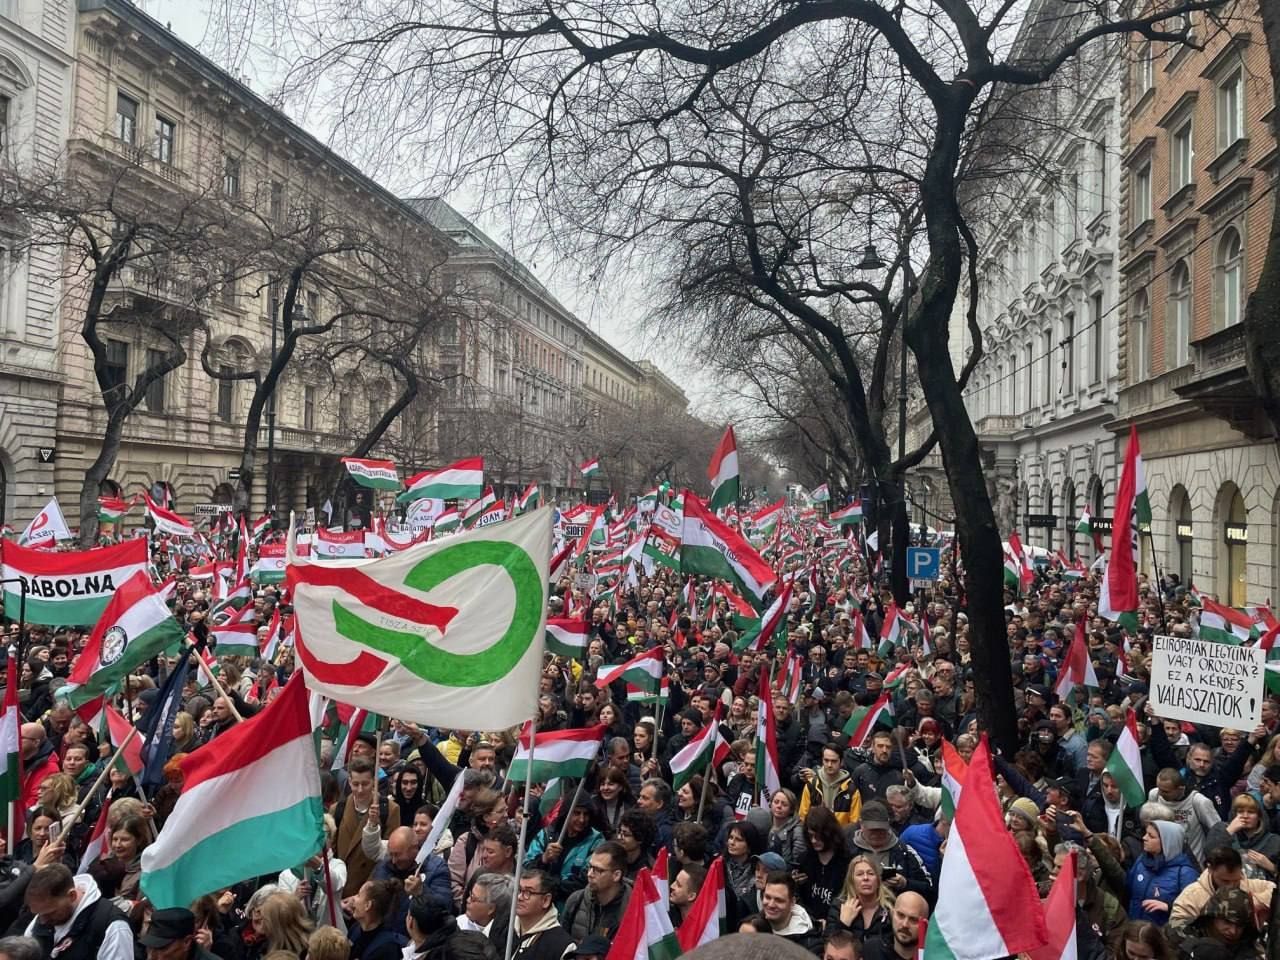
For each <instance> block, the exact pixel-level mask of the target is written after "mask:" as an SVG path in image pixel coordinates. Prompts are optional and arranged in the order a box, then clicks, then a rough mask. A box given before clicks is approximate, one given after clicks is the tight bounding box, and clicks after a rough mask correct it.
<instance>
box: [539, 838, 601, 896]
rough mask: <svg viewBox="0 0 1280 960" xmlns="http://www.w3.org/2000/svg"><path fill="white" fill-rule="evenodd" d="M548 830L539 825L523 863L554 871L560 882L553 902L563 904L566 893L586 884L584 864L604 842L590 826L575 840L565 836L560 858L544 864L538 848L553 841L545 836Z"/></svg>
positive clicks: (553, 839)
mask: <svg viewBox="0 0 1280 960" xmlns="http://www.w3.org/2000/svg"><path fill="white" fill-rule="evenodd" d="M549 829H550V828H548V827H544V828H542V829H541V830H539V831H538V835H537V836H536V837H534V838H533V843H531V844H529V849H528V850H526V851H525V855H524V865H525V866H526V867H537V868H538V869H540V870H547V871H548V872H550V873H552V874H554V875H555V876H556V878H557V879H558V880H559V881H560V882H559V888H558V889H557V890H556V903H559V904H563V903H564V902H565V901H566V900H568V899H569V894H571V893H573V892H574V891H575V890H581V889H582V888H583V887H584V886H586V883H587V863H588V862H589V861H590V859H591V851H593V850H594V849H595V848H596V847H598V846H600V844H602V843H604V837H603V836H602V835H601V833H600V831H599V830H597V829H595V827H592V828H590V829H589V830H588V831H587V833H586V835H585V836H584V837H581V838H579V839H578V840H571V839H569V838H568V837H565V846H566V847H567V849H566V850H565V851H564V855H563V856H562V857H561V858H560V862H559V863H558V864H555V863H553V864H545V863H543V862H542V851H543V850H545V849H546V848H547V847H548V845H550V844H552V843H554V842H555V837H554V836H548V835H547V831H548V830H549Z"/></svg>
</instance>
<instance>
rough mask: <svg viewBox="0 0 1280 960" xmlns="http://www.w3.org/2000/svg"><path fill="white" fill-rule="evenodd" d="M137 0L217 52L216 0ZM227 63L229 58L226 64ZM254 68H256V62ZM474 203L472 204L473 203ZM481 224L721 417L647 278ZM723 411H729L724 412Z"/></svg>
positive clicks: (461, 200) (632, 352) (459, 202)
mask: <svg viewBox="0 0 1280 960" xmlns="http://www.w3.org/2000/svg"><path fill="white" fill-rule="evenodd" d="M134 3H135V4H136V5H137V6H138V7H140V8H141V9H143V10H145V11H146V12H147V13H148V14H150V15H151V16H152V17H154V18H155V19H156V20H159V21H160V22H161V23H164V24H168V25H169V27H170V29H172V30H173V32H174V33H176V34H177V35H178V36H179V37H180V38H182V39H183V40H185V41H186V42H187V43H189V44H191V45H192V46H194V47H197V48H199V49H200V50H202V51H203V52H204V53H206V55H210V56H212V55H213V48H214V45H213V43H212V42H211V40H212V39H213V38H212V33H211V31H212V29H213V28H211V27H210V26H209V10H210V3H211V0H134ZM222 66H224V67H225V66H226V64H222ZM250 69H252V68H250ZM249 79H250V84H251V86H252V87H253V88H254V90H255V92H257V93H259V94H265V93H267V92H268V90H269V87H270V80H269V78H266V77H254V76H252V75H251V76H250V78H249ZM293 119H294V120H295V121H297V122H299V123H301V124H302V126H304V127H306V128H307V129H308V130H309V131H310V132H311V133H313V134H315V135H317V136H320V137H322V138H323V137H324V135H325V132H324V130H323V129H322V124H321V123H320V122H318V121H319V118H313V119H315V120H316V121H317V122H308V118H307V117H294V118H293ZM447 199H448V200H449V201H450V202H451V203H453V204H454V205H455V206H456V207H458V209H459V210H461V212H462V213H464V214H466V215H468V216H471V217H475V207H474V203H472V204H470V205H469V204H468V202H467V198H465V197H456V196H451V197H448V198H447ZM469 206H470V207H471V208H470V209H469ZM476 219H477V222H478V223H479V224H480V226H481V228H482V229H484V230H485V231H486V232H487V233H489V234H490V236H492V237H493V238H494V239H495V240H497V241H498V242H500V243H503V244H507V245H510V246H511V247H512V248H513V252H514V253H515V255H516V256H517V257H520V258H521V259H522V260H523V261H524V263H525V264H526V266H528V267H529V269H530V270H532V271H533V272H534V273H535V274H536V275H537V276H538V278H539V279H540V280H541V281H542V282H543V283H545V284H546V285H547V287H548V288H549V289H550V290H551V291H552V293H554V294H555V295H556V297H557V298H559V299H560V301H561V302H562V303H564V304H565V306H567V307H568V308H569V309H571V310H573V311H574V312H575V313H576V314H577V315H578V317H579V319H581V320H582V321H583V322H584V323H586V324H587V325H588V326H590V327H591V328H592V329H593V330H595V331H597V332H599V333H600V334H601V335H603V336H604V337H605V338H606V339H608V340H609V341H610V342H611V343H613V344H614V345H615V346H617V347H619V348H620V349H621V350H622V351H623V352H625V353H626V354H627V355H628V356H631V357H633V358H635V359H648V360H651V361H653V362H654V363H656V364H657V365H658V366H659V367H661V368H662V369H663V371H664V372H665V373H667V374H668V375H669V376H670V377H672V379H674V380H676V381H677V382H678V383H680V385H681V386H682V387H683V388H684V390H685V392H686V393H687V394H688V395H689V399H690V401H691V403H692V405H693V407H694V409H695V411H696V412H700V413H702V414H704V415H706V416H708V417H710V418H712V419H714V418H716V416H717V414H718V410H719V409H723V407H722V398H717V397H715V396H714V395H712V394H711V389H712V388H711V385H709V384H704V378H702V377H699V376H698V375H697V374H698V372H699V371H698V369H697V367H696V365H695V364H693V363H692V362H683V363H681V362H679V359H678V355H679V351H673V350H671V349H670V345H669V344H660V343H658V342H657V341H656V340H655V338H653V337H651V336H649V335H646V334H645V333H644V331H642V330H640V329H639V321H640V319H641V318H642V317H643V316H644V310H645V305H644V304H643V303H641V302H638V301H640V300H641V299H642V298H643V297H644V284H643V283H642V282H640V281H639V279H638V278H637V280H636V281H633V282H632V283H630V284H628V287H629V289H623V290H619V289H618V285H617V284H616V283H612V284H611V285H610V286H609V288H608V289H607V290H601V289H599V288H598V287H594V286H593V285H591V284H589V283H587V282H586V277H587V275H588V274H589V273H590V272H591V271H590V269H589V267H588V265H584V264H577V263H555V262H549V261H550V260H551V258H550V257H549V256H548V254H547V253H546V252H545V251H541V252H539V251H533V250H531V249H521V247H520V244H519V237H518V235H517V236H516V237H514V238H513V236H512V232H511V231H510V230H509V229H506V228H504V226H503V225H502V224H501V223H495V222H492V221H491V220H487V219H486V218H485V217H483V216H481V217H477V218H476ZM719 415H721V416H722V415H723V414H719Z"/></svg>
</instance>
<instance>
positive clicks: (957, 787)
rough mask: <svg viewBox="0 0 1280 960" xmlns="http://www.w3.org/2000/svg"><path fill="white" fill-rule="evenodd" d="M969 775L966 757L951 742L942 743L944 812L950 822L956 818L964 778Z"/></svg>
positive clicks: (944, 741)
mask: <svg viewBox="0 0 1280 960" xmlns="http://www.w3.org/2000/svg"><path fill="white" fill-rule="evenodd" d="M968 774H969V765H968V764H967V763H965V762H964V757H962V756H960V753H959V751H957V750H956V748H955V747H953V746H952V745H951V741H950V740H945V739H944V740H943V741H942V804H941V806H942V812H943V813H944V814H946V817H947V819H948V820H954V819H955V816H956V804H957V803H958V802H959V801H960V791H961V789H963V787H964V778H965V777H966V776H968Z"/></svg>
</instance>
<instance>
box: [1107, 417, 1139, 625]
mask: <svg viewBox="0 0 1280 960" xmlns="http://www.w3.org/2000/svg"><path fill="white" fill-rule="evenodd" d="M1150 523H1151V501H1150V500H1149V499H1148V498H1147V475H1146V471H1145V470H1144V469H1143V467H1142V453H1141V451H1140V450H1139V449H1138V428H1137V427H1135V426H1132V425H1130V427H1129V445H1128V447H1127V448H1126V449H1125V454H1124V468H1123V469H1122V470H1121V471H1120V485H1119V486H1118V487H1117V488H1116V510H1115V516H1114V517H1113V518H1112V525H1111V552H1110V553H1109V554H1108V555H1107V568H1106V570H1105V571H1104V572H1103V575H1102V589H1101V591H1100V592H1099V596H1098V614H1099V615H1100V616H1103V617H1105V618H1106V619H1108V620H1120V619H1121V617H1122V616H1123V618H1124V622H1126V623H1128V624H1129V625H1132V626H1137V611H1138V549H1139V542H1138V529H1139V526H1140V525H1141V524H1150Z"/></svg>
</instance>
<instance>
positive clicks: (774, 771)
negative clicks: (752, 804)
mask: <svg viewBox="0 0 1280 960" xmlns="http://www.w3.org/2000/svg"><path fill="white" fill-rule="evenodd" d="M757 695H758V697H759V704H758V705H757V707H756V790H758V791H759V792H760V797H761V799H762V802H763V805H765V806H768V803H769V800H770V798H772V797H773V795H774V794H775V793H777V792H778V791H779V790H781V789H782V773H781V770H782V764H781V762H780V761H779V759H778V734H777V723H776V722H775V721H774V718H773V695H772V694H771V693H770V691H769V673H768V671H766V670H761V671H760V689H759V691H758V692H757Z"/></svg>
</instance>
